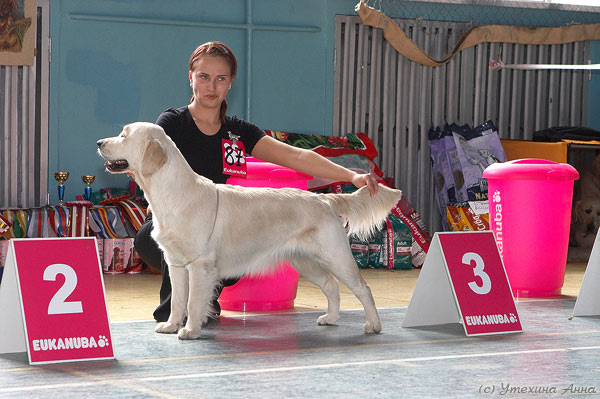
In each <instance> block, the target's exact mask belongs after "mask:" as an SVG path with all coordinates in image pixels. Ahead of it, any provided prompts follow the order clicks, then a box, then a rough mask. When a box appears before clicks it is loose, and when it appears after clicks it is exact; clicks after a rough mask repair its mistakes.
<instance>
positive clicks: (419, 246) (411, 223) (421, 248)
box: [392, 201, 431, 268]
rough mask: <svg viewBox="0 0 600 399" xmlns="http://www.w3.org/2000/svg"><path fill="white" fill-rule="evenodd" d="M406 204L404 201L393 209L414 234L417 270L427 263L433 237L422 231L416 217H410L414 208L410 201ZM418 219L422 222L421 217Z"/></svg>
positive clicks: (412, 251) (413, 260) (413, 257)
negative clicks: (426, 258) (426, 259)
mask: <svg viewBox="0 0 600 399" xmlns="http://www.w3.org/2000/svg"><path fill="white" fill-rule="evenodd" d="M406 204H408V205H406ZM406 204H403V203H402V201H400V202H398V203H397V204H396V206H394V207H393V208H392V214H393V215H395V216H397V217H399V218H400V219H401V220H402V222H403V223H404V224H405V225H406V226H408V228H409V229H410V231H411V233H412V243H411V244H412V245H411V255H412V264H413V266H414V267H415V268H420V267H421V266H423V263H425V257H426V256H427V251H429V245H430V244H431V236H430V235H429V233H428V232H427V230H422V229H421V228H420V227H419V224H418V222H417V217H416V216H415V217H413V216H409V215H412V214H413V213H414V212H413V213H410V210H411V209H412V207H411V206H410V204H409V203H408V201H406ZM413 211H414V210H413ZM418 219H419V220H420V215H419V216H418Z"/></svg>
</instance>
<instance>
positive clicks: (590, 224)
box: [574, 199, 600, 234]
mask: <svg viewBox="0 0 600 399" xmlns="http://www.w3.org/2000/svg"><path fill="white" fill-rule="evenodd" d="M574 213H575V215H574V216H575V222H576V223H577V224H579V225H580V226H581V229H582V230H583V231H585V232H586V233H587V234H590V233H591V234H595V233H596V232H597V231H598V227H600V203H599V202H598V200H591V199H582V200H579V201H577V203H576V204H575V212H574Z"/></svg>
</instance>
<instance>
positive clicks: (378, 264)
mask: <svg viewBox="0 0 600 399" xmlns="http://www.w3.org/2000/svg"><path fill="white" fill-rule="evenodd" d="M386 237H387V235H386V234H385V233H384V230H379V231H378V232H377V233H375V235H373V237H371V240H369V266H370V267H372V268H375V269H382V268H383V258H384V255H385V251H384V250H383V242H384V238H386Z"/></svg>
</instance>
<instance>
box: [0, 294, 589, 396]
mask: <svg viewBox="0 0 600 399" xmlns="http://www.w3.org/2000/svg"><path fill="white" fill-rule="evenodd" d="M574 304H575V302H574V300H572V299H554V300H532V301H520V302H517V309H518V312H519V316H520V319H521V323H522V325H523V329H524V331H523V333H518V334H507V335H495V336H478V337H466V336H465V334H464V332H463V329H462V326H460V325H458V324H457V325H441V326H434V327H427V328H418V329H417V328H410V329H408V328H402V327H401V324H402V320H403V318H404V314H405V313H406V308H405V307H401V308H383V309H380V315H381V318H382V321H383V327H384V331H383V333H382V334H379V335H365V334H363V333H362V325H363V323H364V316H363V312H362V311H355V310H345V311H342V318H341V319H340V321H339V324H338V325H337V326H328V327H321V326H318V325H317V324H316V318H317V317H318V316H319V315H320V313H318V312H306V313H299V312H294V313H274V314H268V315H251V316H230V317H224V318H222V319H221V321H220V322H219V323H213V324H210V325H209V326H207V327H206V328H205V329H204V330H203V336H202V338H201V339H199V340H196V341H179V340H178V339H177V338H176V337H175V336H174V335H160V334H155V333H154V332H153V328H154V323H153V322H150V321H140V322H119V323H113V324H112V325H111V328H112V341H113V344H114V347H115V352H116V356H117V360H115V361H100V362H87V363H67V364H55V365H45V366H29V364H28V363H27V355H26V354H24V353H22V354H10V355H0V398H11V399H12V398H45V399H50V398H60V399H67V398H78V399H79V398H151V397H156V398H354V397H356V398H358V397H360V398H450V397H456V398H469V397H494V396H496V397H510V398H519V397H523V398H534V397H540V398H542V397H543V398H548V397H583V396H585V397H598V396H600V362H599V361H598V359H599V357H600V319H599V318H597V317H577V318H573V319H572V320H569V317H570V316H571V313H572V310H573V306H574ZM583 391H585V392H587V395H584V394H582V392H583ZM593 392H596V394H594V393H593ZM590 394H591V395H590Z"/></svg>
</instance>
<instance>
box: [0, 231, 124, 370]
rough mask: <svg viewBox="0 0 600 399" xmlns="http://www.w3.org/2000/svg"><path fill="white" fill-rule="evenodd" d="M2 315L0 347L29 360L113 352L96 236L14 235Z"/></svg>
mask: <svg viewBox="0 0 600 399" xmlns="http://www.w3.org/2000/svg"><path fill="white" fill-rule="evenodd" d="M0 320H1V321H2V322H1V323H0V353H12V352H24V351H27V354H28V356H29V363H30V364H34V363H54V362H67V361H76V360H97V359H112V358H114V354H113V345H112V339H111V334H110V326H109V322H108V313H107V310H106V298H105V295H104V282H103V280H102V269H101V267H100V262H99V260H98V252H97V250H96V240H95V238H93V237H92V238H53V239H46V238H44V239H13V240H11V241H10V247H9V249H8V255H7V259H6V265H5V267H4V275H3V278H2V283H1V284H0Z"/></svg>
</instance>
